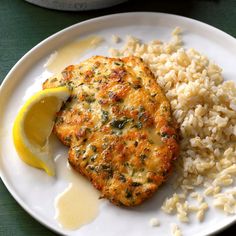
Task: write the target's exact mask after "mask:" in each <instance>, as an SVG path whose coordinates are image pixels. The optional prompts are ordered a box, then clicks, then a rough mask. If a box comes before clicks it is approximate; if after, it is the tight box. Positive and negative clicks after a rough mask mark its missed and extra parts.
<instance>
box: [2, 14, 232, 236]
mask: <svg viewBox="0 0 236 236" xmlns="http://www.w3.org/2000/svg"><path fill="white" fill-rule="evenodd" d="M176 26H180V27H181V28H182V29H183V32H184V33H183V41H184V43H185V47H194V48H196V49H197V50H199V51H200V52H202V53H204V54H205V55H207V56H209V58H211V59H212V60H213V61H215V62H216V63H217V64H218V65H220V66H221V67H222V68H223V69H224V70H223V76H224V78H225V79H227V80H228V79H231V80H233V79H234V80H235V79H236V70H235V61H236V40H235V39H234V38H233V37H231V36H229V35H227V34H225V33H223V32H222V31H220V30H218V29H216V28H213V27H211V26H209V25H206V24H203V23H201V22H198V21H195V20H191V19H188V18H184V17H180V16H175V15H168V14H162V13H125V14H116V15H110V16H104V17H99V18H96V19H92V20H89V21H86V22H82V23H80V24H76V25H74V26H71V27H69V28H67V29H65V30H63V31H61V32H59V33H57V34H55V35H53V36H51V37H49V38H48V39H46V40H44V41H43V42H42V43H40V44H39V45H37V46H36V47H34V48H33V49H32V50H31V51H29V52H28V53H27V54H26V55H25V56H24V57H23V58H22V59H21V60H20V61H19V62H18V63H17V64H16V65H15V66H14V68H13V69H12V70H11V71H10V73H9V74H8V76H7V77H6V79H5V80H4V82H3V84H2V86H1V90H0V109H1V111H0V114H1V116H0V127H1V131H0V145H1V150H0V157H1V158H0V167H1V169H0V170H1V178H2V180H3V182H4V183H5V185H6V186H7V188H8V190H9V191H10V193H11V194H12V195H13V197H14V198H15V199H16V201H17V202H18V203H19V204H20V205H21V206H22V207H23V208H24V209H25V210H26V211H27V212H29V213H30V214H31V215H32V216H33V217H34V218H35V219H37V220H38V221H40V222H41V223H43V224H44V225H45V226H47V227H49V228H51V229H53V230H54V231H56V232H58V233H61V234H66V235H103V236H112V235H116V236H118V235H123V236H126V235H129V236H138V235H149V236H151V235H162V236H164V235H170V227H169V225H170V224H171V223H173V222H176V223H178V221H177V220H176V217H175V216H169V215H166V214H164V213H163V212H162V211H161V210H160V206H161V203H162V202H163V199H164V198H165V197H166V196H168V195H170V194H171V192H170V191H171V190H170V189H168V185H164V186H163V187H162V188H161V189H160V191H159V192H158V193H157V194H155V196H154V197H153V198H152V199H151V200H150V201H147V202H146V203H144V204H143V205H142V206H140V207H136V208H132V209H124V208H119V207H116V206H113V205H112V204H110V203H109V202H108V201H104V202H103V203H102V204H101V206H100V212H99V215H98V217H97V218H96V219H95V220H94V221H93V222H92V223H90V224H87V225H85V226H83V227H81V228H80V229H78V230H76V231H66V230H63V229H62V228H60V226H59V225H58V224H57V222H56V220H55V219H54V215H55V209H54V204H53V201H54V199H55V197H56V196H57V194H58V193H60V192H62V191H63V190H64V188H65V186H66V184H67V183H66V182H65V180H61V179H60V178H51V177H48V176H47V175H46V174H45V173H44V172H43V171H40V170H37V169H34V168H31V167H29V166H27V165H26V164H24V163H23V162H22V161H21V160H20V159H19V158H18V156H17V154H16V152H15V149H14V147H13V142H12V135H11V130H12V124H13V120H14V118H15V116H16V114H17V111H18V110H19V108H20V106H21V105H22V104H23V103H24V101H25V99H26V98H28V97H29V96H30V95H32V94H33V93H34V92H35V91H37V90H39V89H40V88H41V87H40V86H41V82H42V80H44V79H45V76H47V74H45V73H43V72H44V68H43V64H44V63H45V62H46V61H47V59H48V57H49V55H50V54H51V53H52V52H53V51H54V50H56V49H59V48H60V47H62V45H65V44H67V43H68V42H69V41H71V40H75V39H81V38H83V37H86V36H88V35H91V34H93V35H100V36H102V37H103V38H105V42H103V43H102V44H101V45H100V46H99V47H98V48H96V49H93V50H90V51H88V52H87V53H86V54H85V55H84V57H83V58H81V59H80V60H82V59H84V58H88V57H90V56H92V55H95V54H100V55H108V48H109V47H110V46H114V44H113V43H112V41H111V35H113V34H116V35H120V36H122V37H125V35H127V34H128V35H130V34H131V35H134V36H137V37H139V38H141V39H143V40H144V41H148V40H152V39H161V40H168V39H169V38H170V34H171V31H172V30H173V29H174V28H175V27H176ZM58 153H59V154H60V156H61V157H63V156H64V158H59V159H60V162H65V160H66V150H65V149H64V148H63V147H61V149H59V150H58ZM57 164H58V163H57ZM151 217H157V218H158V219H160V221H161V225H160V227H156V228H152V227H150V226H149V225H148V222H149V219H150V218H151ZM235 220H236V216H225V215H224V214H222V213H220V212H218V211H216V210H214V209H213V210H210V211H209V212H208V213H207V215H206V219H205V221H204V222H202V223H198V222H197V220H196V219H194V217H193V218H191V223H189V224H179V225H180V227H181V229H182V231H183V234H184V235H192V236H193V235H195V236H197V235H206V234H210V233H213V232H216V231H218V230H220V229H222V228H223V227H225V226H227V225H229V224H231V223H232V222H234V221H235Z"/></svg>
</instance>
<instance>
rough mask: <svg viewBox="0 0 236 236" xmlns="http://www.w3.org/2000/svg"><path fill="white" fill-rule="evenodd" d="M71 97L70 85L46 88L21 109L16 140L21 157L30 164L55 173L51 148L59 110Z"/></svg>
mask: <svg viewBox="0 0 236 236" xmlns="http://www.w3.org/2000/svg"><path fill="white" fill-rule="evenodd" d="M69 96H70V91H69V89H68V88H67V87H58V88H50V89H45V90H42V91H40V92H38V93H36V94H34V95H33V96H32V97H31V98H29V99H28V100H27V101H26V103H25V104H24V105H23V107H22V108H21V109H20V111H19V113H18V115H17V117H16V119H15V122H14V125H13V140H14V144H15V148H16V151H17V153H18V155H19V157H20V158H21V159H22V160H23V161H24V162H26V163H27V164H29V165H31V166H33V167H37V168H40V169H43V170H45V171H46V172H47V174H48V175H51V176H53V175H54V174H55V169H54V168H55V167H54V164H53V160H52V157H51V154H50V149H49V136H50V134H51V132H52V129H53V125H54V120H55V116H56V113H57V112H58V111H59V110H60V108H61V106H62V104H63V102H65V101H66V100H67V99H68V98H69Z"/></svg>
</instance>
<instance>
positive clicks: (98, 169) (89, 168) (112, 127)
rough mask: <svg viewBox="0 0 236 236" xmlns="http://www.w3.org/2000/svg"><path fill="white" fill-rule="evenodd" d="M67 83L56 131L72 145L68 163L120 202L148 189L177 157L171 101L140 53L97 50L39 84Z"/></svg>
mask: <svg viewBox="0 0 236 236" xmlns="http://www.w3.org/2000/svg"><path fill="white" fill-rule="evenodd" d="M64 85H67V86H68V87H69V88H70V89H71V90H72V95H71V97H70V98H69V100H68V101H67V102H66V103H65V104H64V106H63V107H62V108H61V110H60V112H59V113H58V114H57V117H56V121H55V125H54V132H55V133H56V135H57V136H58V138H59V139H60V140H61V141H62V142H63V144H65V145H67V146H68V147H69V163H70V164H71V166H72V167H73V168H74V169H75V170H77V171H78V172H80V173H81V174H82V175H84V176H85V177H87V178H88V179H89V180H90V181H91V182H92V184H93V185H94V186H95V187H96V188H97V189H98V190H100V191H101V197H104V198H107V199H109V200H110V201H111V202H112V203H114V204H116V205H121V206H135V205H139V204H140V203H142V202H143V201H144V200H145V199H147V198H149V197H150V196H152V195H153V193H154V192H155V191H156V190H157V189H158V187H159V186H160V184H161V183H163V182H164V181H165V180H166V178H167V176H168V175H169V173H170V171H171V168H172V165H173V161H174V160H175V159H176V158H177V156H178V150H179V146H178V134H177V128H176V125H175V122H174V121H173V119H172V116H171V110H170V103H169V101H168V100H167V98H166V96H165V94H164V93H163V91H162V90H161V88H160V87H159V85H158V84H157V82H156V80H155V78H154V76H153V74H152V73H151V71H150V70H149V68H148V67H147V66H146V64H145V63H144V62H143V61H142V59H141V58H138V57H133V56H131V57H126V58H122V59H118V58H108V57H102V56H94V57H92V58H90V59H88V60H85V61H83V62H82V63H80V64H79V65H71V66H68V67H67V68H66V69H65V70H64V71H63V72H62V73H61V74H60V75H58V76H55V77H52V78H50V79H48V80H47V81H45V83H44V84H43V88H44V89H46V88H52V87H58V86H64Z"/></svg>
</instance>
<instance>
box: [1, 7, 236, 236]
mask: <svg viewBox="0 0 236 236" xmlns="http://www.w3.org/2000/svg"><path fill="white" fill-rule="evenodd" d="M147 14H148V15H159V16H160V17H161V16H163V17H171V18H173V19H174V18H178V19H180V20H183V21H187V22H190V23H191V22H192V23H195V24H197V25H198V26H202V27H207V28H208V30H210V31H214V33H217V34H219V35H221V36H223V37H225V38H227V40H229V41H230V42H231V43H233V44H235V45H236V38H234V37H233V36H232V35H230V34H228V33H226V32H224V31H222V30H220V29H218V28H216V27H214V26H212V25H210V24H207V23H204V22H202V21H199V20H196V19H193V18H189V17H185V16H181V15H177V14H169V13H163V12H149V11H135V12H123V13H115V14H108V15H102V16H99V17H94V18H90V19H88V20H84V21H81V22H78V23H75V24H72V25H71V26H68V27H66V28H63V29H62V30H59V31H58V32H56V33H54V34H52V35H50V36H49V37H47V38H45V39H44V40H42V41H41V42H39V43H38V44H36V45H35V46H34V47H33V48H31V49H30V50H29V51H27V52H26V53H25V54H24V55H23V56H22V57H21V58H20V59H19V60H18V61H17V62H16V63H15V64H14V66H13V67H12V68H11V69H10V71H9V72H8V73H7V75H6V76H5V78H4V79H3V81H2V83H1V85H0V96H1V94H2V92H3V90H4V88H6V87H7V86H8V83H10V82H11V80H10V78H11V74H13V73H14V72H15V71H16V70H17V69H18V67H21V64H22V63H23V62H24V61H25V60H27V59H28V57H29V56H30V55H31V54H32V53H33V52H34V51H35V50H40V48H41V47H43V46H44V45H45V44H47V43H48V42H50V41H52V40H54V39H57V37H60V35H63V34H65V33H66V32H67V31H70V30H72V29H73V28H77V27H79V26H82V25H86V24H91V23H94V22H96V21H100V20H104V21H106V20H108V19H109V18H113V17H130V16H131V15H140V17H141V16H145V15H147ZM19 81H20V80H19ZM0 158H2V157H1V156H0ZM0 178H1V180H2V182H3V184H4V185H5V187H6V188H7V190H8V192H9V193H10V194H11V196H12V197H13V198H14V200H15V201H16V202H17V203H18V204H19V205H20V207H22V208H23V209H24V211H25V212H27V213H28V214H29V215H30V216H31V217H33V218H34V219H35V220H36V221H37V222H39V223H40V224H41V225H43V226H44V227H46V228H48V229H49V230H51V231H53V232H55V233H57V234H60V235H65V234H64V233H62V232H61V231H59V230H58V229H55V228H54V227H53V226H51V225H50V224H47V222H46V220H44V219H41V217H40V216H38V215H37V213H36V212H34V211H33V210H32V209H31V208H30V207H29V206H28V205H27V204H26V203H24V201H22V200H21V198H20V197H19V196H18V194H17V192H16V191H15V190H14V188H12V187H11V186H10V183H9V181H8V180H7V177H6V176H5V175H4V174H3V171H2V167H1V165H0ZM235 223H236V219H234V220H233V221H232V222H230V223H228V224H226V225H225V226H223V227H221V228H219V229H217V230H215V231H212V232H210V233H209V234H207V235H211V234H214V233H219V232H221V231H223V230H224V229H226V228H228V227H230V226H232V225H233V224H235Z"/></svg>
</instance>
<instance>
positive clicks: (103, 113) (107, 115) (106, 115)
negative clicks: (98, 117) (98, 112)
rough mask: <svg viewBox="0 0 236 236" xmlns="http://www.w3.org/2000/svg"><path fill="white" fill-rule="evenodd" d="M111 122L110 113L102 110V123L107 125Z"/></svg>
mask: <svg viewBox="0 0 236 236" xmlns="http://www.w3.org/2000/svg"><path fill="white" fill-rule="evenodd" d="M108 120H109V113H108V111H104V110H102V123H103V124H105V123H107V121H108Z"/></svg>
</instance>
